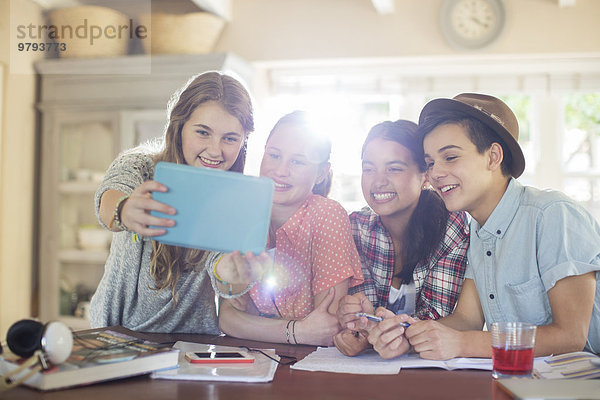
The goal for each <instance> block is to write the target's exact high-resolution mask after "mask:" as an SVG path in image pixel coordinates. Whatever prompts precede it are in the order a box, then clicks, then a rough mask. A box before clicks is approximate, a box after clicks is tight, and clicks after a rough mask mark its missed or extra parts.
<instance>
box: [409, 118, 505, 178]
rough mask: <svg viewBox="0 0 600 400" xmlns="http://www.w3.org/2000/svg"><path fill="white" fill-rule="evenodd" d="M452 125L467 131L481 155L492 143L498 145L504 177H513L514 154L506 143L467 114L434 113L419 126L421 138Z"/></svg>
mask: <svg viewBox="0 0 600 400" xmlns="http://www.w3.org/2000/svg"><path fill="white" fill-rule="evenodd" d="M450 124H456V125H460V126H462V127H463V128H465V129H466V131H467V134H468V135H469V139H470V140H471V142H472V143H473V144H474V145H475V148H476V149H477V152H478V153H479V154H483V152H484V151H486V150H487V149H489V148H490V147H491V146H492V143H498V144H499V145H500V146H501V147H502V153H503V154H504V158H503V159H502V164H500V169H501V170H502V175H504V176H506V177H510V176H511V175H512V174H511V172H510V171H511V169H512V168H511V165H512V163H513V160H512V154H511V152H510V150H509V149H508V146H506V143H504V141H503V140H502V139H501V138H500V137H499V136H498V135H497V134H496V133H495V132H494V131H493V130H492V129H491V128H490V127H488V126H487V125H486V124H484V123H483V122H481V121H479V120H478V119H476V118H473V117H471V116H469V115H467V114H464V113H461V112H458V111H448V112H436V113H432V114H430V115H428V116H427V118H425V121H423V122H422V123H421V124H420V125H419V133H420V136H421V137H422V138H423V139H425V136H427V135H428V134H429V133H430V132H431V131H432V130H434V129H435V128H437V127H438V126H441V125H450Z"/></svg>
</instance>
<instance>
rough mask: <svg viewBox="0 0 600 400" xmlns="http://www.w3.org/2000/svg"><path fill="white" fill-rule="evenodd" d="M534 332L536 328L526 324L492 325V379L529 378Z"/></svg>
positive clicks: (502, 323) (507, 323) (503, 323)
mask: <svg viewBox="0 0 600 400" xmlns="http://www.w3.org/2000/svg"><path fill="white" fill-rule="evenodd" d="M535 331H536V326H535V325H534V324H529V323H526V322H494V323H492V325H491V327H490V332H491V333H492V363H493V372H492V376H493V377H494V378H507V377H527V376H531V371H532V369H533V348H534V345H535Z"/></svg>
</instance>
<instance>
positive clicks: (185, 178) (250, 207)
mask: <svg viewBox="0 0 600 400" xmlns="http://www.w3.org/2000/svg"><path fill="white" fill-rule="evenodd" d="M154 180H155V181H157V182H160V183H162V184H163V185H165V186H167V187H168V188H169V190H168V191H167V192H165V193H163V192H153V193H152V197H153V198H154V199H155V200H158V201H160V202H162V203H165V204H168V205H170V206H171V207H173V208H175V209H176V210H177V213H176V214H175V215H174V216H173V215H166V214H163V213H160V212H155V211H152V212H151V213H152V214H153V215H156V216H160V217H164V218H171V219H174V220H175V226H174V227H172V228H167V233H166V234H165V235H161V236H155V237H153V239H154V240H156V241H159V242H162V243H166V244H170V245H175V246H181V247H189V248H196V249H205V250H212V251H222V252H228V253H229V252H232V251H234V250H240V251H241V252H242V253H245V252H247V251H251V252H253V253H255V254H258V253H260V252H262V251H264V250H265V246H266V243H267V234H268V231H269V221H270V218H271V204H272V201H273V181H272V180H271V179H268V178H262V177H260V178H259V177H253V176H246V175H243V174H241V173H238V172H230V171H222V170H215V169H210V168H202V167H193V166H189V165H183V164H174V163H168V162H159V163H157V164H156V167H155V171H154Z"/></svg>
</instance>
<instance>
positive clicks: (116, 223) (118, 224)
mask: <svg viewBox="0 0 600 400" xmlns="http://www.w3.org/2000/svg"><path fill="white" fill-rule="evenodd" d="M128 199H129V196H127V195H126V196H123V197H121V198H120V199H119V200H117V204H116V205H115V211H114V212H113V219H112V226H113V227H115V228H117V229H118V230H120V231H126V230H128V229H127V227H126V226H125V224H124V223H123V221H121V211H122V210H123V206H124V205H125V202H126V201H127V200H128Z"/></svg>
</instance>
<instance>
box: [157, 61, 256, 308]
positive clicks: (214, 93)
mask: <svg viewBox="0 0 600 400" xmlns="http://www.w3.org/2000/svg"><path fill="white" fill-rule="evenodd" d="M207 101H216V102H218V103H219V104H220V105H221V106H222V107H223V108H224V109H225V110H227V112H228V113H230V114H231V115H233V116H234V117H236V118H237V119H238V120H239V121H240V124H241V125H242V129H243V130H244V133H245V134H246V140H244V143H243V145H242V148H241V149H240V153H239V154H238V157H237V159H236V160H235V162H234V163H233V165H232V166H231V168H230V169H229V170H230V171H235V172H243V171H244V166H245V163H246V149H247V137H248V136H247V135H248V134H249V133H250V132H252V131H253V130H254V116H253V113H252V101H251V99H250V95H249V94H248V92H247V91H246V89H245V88H244V86H243V85H242V84H241V83H240V82H238V81H237V80H236V79H234V78H232V77H230V76H228V75H223V74H221V73H219V72H215V71H211V72H205V73H203V74H200V75H197V76H195V77H194V78H192V79H190V81H189V82H188V84H187V85H186V86H184V87H183V88H182V89H181V90H180V91H179V92H178V93H175V94H174V96H173V98H172V99H171V101H170V105H169V107H170V109H171V110H170V114H169V123H168V125H167V129H166V132H165V136H164V148H163V150H162V151H161V152H160V153H158V154H156V155H155V157H154V160H155V162H159V161H168V162H173V163H177V164H185V163H186V162H185V159H184V156H183V148H182V144H181V143H182V139H181V130H182V128H183V125H184V124H185V123H186V122H187V120H188V119H189V118H190V115H191V114H192V113H193V112H194V110H195V109H196V108H197V107H198V106H199V105H201V104H202V103H205V102H207ZM207 256H208V252H207V251H204V250H197V249H188V248H183V247H177V246H171V245H166V244H163V243H159V242H156V241H152V258H151V262H150V273H151V275H152V277H153V278H154V280H155V283H156V287H155V288H156V289H158V290H161V289H164V288H167V287H171V292H172V294H173V298H174V299H175V301H177V293H176V285H177V281H178V280H179V277H180V276H181V273H183V272H188V271H192V270H193V269H194V268H195V267H196V266H197V265H200V264H202V263H204V262H205V261H206V258H207Z"/></svg>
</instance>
